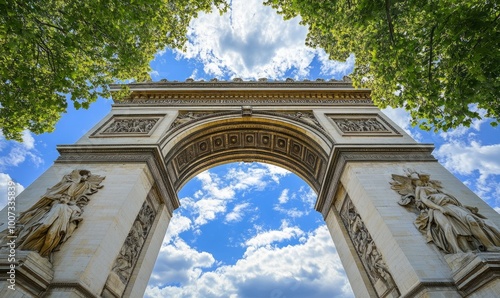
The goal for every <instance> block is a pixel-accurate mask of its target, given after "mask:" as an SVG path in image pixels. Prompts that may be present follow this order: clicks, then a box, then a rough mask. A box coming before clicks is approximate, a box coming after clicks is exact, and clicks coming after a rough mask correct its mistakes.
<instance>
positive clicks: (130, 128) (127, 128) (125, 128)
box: [102, 118, 159, 134]
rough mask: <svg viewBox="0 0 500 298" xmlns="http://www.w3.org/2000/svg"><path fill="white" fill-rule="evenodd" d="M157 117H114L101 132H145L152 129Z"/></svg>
mask: <svg viewBox="0 0 500 298" xmlns="http://www.w3.org/2000/svg"><path fill="white" fill-rule="evenodd" d="M158 120H159V118H144V119H141V118H129V119H115V120H114V122H113V123H111V125H109V126H108V127H107V128H106V129H105V130H104V131H103V132H102V133H103V134H108V133H139V134H147V133H149V132H150V131H151V129H153V127H154V126H155V124H156V122H158Z"/></svg>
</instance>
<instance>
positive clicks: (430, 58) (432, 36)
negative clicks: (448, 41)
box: [428, 25, 437, 83]
mask: <svg viewBox="0 0 500 298" xmlns="http://www.w3.org/2000/svg"><path fill="white" fill-rule="evenodd" d="M436 27H437V25H434V26H433V27H432V29H431V40H430V41H429V74H428V75H429V83H430V82H431V81H432V59H433V57H432V54H433V53H432V43H433V41H434V30H436Z"/></svg>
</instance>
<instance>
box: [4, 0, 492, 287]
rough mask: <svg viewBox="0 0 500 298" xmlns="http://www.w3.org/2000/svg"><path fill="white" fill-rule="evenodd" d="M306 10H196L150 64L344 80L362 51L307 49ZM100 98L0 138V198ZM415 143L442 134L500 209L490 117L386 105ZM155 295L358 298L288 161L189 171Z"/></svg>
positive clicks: (35, 172)
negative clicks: (178, 38)
mask: <svg viewBox="0 0 500 298" xmlns="http://www.w3.org/2000/svg"><path fill="white" fill-rule="evenodd" d="M306 33H307V30H306V28H305V27H303V26H300V25H299V19H293V20H290V21H287V22H285V21H283V20H282V17H281V16H279V15H277V14H276V13H275V12H274V11H272V9H270V8H269V7H264V6H263V5H262V4H261V1H258V0H247V1H237V0H233V1H232V9H231V10H230V11H229V12H228V13H227V14H225V15H223V16H219V14H218V13H217V12H215V13H212V14H203V15H200V16H199V17H198V18H197V19H196V20H194V21H193V22H192V23H191V27H190V30H189V43H188V44H187V45H186V48H185V49H184V50H183V51H179V50H171V49H165V50H164V51H162V52H160V53H158V54H157V55H156V57H155V59H154V60H153V61H152V62H151V66H152V69H153V71H152V72H151V76H152V78H153V80H154V81H158V80H160V79H163V78H166V79H168V80H170V81H173V80H178V81H184V80H186V79H187V78H193V79H195V80H200V79H204V80H209V79H211V78H213V77H217V78H218V79H221V80H229V79H232V78H234V77H239V78H242V79H245V80H250V79H252V80H255V79H258V78H263V77H267V78H269V79H275V80H284V79H286V78H287V77H290V78H294V79H296V80H303V79H309V80H315V79H316V78H325V79H331V78H335V79H340V78H342V76H344V75H347V74H349V72H350V71H352V68H353V63H354V57H351V58H350V59H348V61H345V62H335V61H329V60H328V57H327V55H326V54H325V53H324V52H323V51H322V50H319V49H311V48H307V47H306V46H305V45H304V40H305V36H306ZM111 104H112V102H111V100H107V99H102V98H101V99H99V100H98V101H97V102H96V103H94V104H93V105H91V107H90V109H89V110H78V111H75V110H73V109H72V108H70V109H69V110H68V113H66V114H65V115H64V116H63V117H62V119H61V121H59V123H58V124H57V126H56V130H55V131H54V132H53V133H50V134H43V135H33V134H31V133H29V132H25V133H24V135H23V143H17V142H12V141H7V140H5V138H3V136H0V152H1V153H0V191H1V197H0V205H1V206H3V205H5V202H6V198H7V195H6V185H7V182H8V181H9V180H11V179H13V180H14V181H16V182H17V183H18V184H19V185H20V189H23V187H26V186H28V185H29V184H30V183H32V182H33V181H34V180H35V179H36V178H37V177H38V176H40V175H41V174H42V173H43V172H44V171H45V170H46V169H47V168H49V167H50V166H51V165H52V162H53V161H54V160H55V159H56V158H57V156H58V154H57V151H56V149H55V148H56V145H57V144H72V143H74V142H75V141H76V140H78V139H79V138H80V137H81V136H82V135H83V134H84V133H85V132H87V131H88V130H89V129H91V128H92V127H93V126H94V125H95V124H96V123H97V122H98V121H99V120H100V119H102V118H103V117H104V116H105V115H106V114H107V113H108V112H109V111H110V109H111ZM384 113H386V114H387V115H388V116H389V117H390V118H391V119H393V120H394V121H395V122H396V123H397V124H399V125H400V126H401V127H403V128H404V129H405V130H406V131H407V132H408V133H409V134H410V135H412V136H413V137H414V138H415V139H416V140H417V141H419V142H423V143H434V144H435V146H436V149H435V151H434V153H433V154H434V156H435V157H436V158H438V160H439V161H440V162H441V163H442V164H443V165H444V166H445V167H446V168H447V169H448V170H450V171H451V172H452V173H454V174H455V175H456V176H457V177H458V178H459V179H460V180H462V181H463V182H464V183H465V184H466V185H468V186H469V188H471V189H472V190H473V191H474V192H475V193H477V194H478V195H479V196H480V197H482V198H483V199H484V200H485V201H486V202H487V203H488V204H489V205H491V206H492V207H493V208H495V209H496V210H497V211H500V183H499V182H500V133H499V132H500V130H499V129H498V128H492V127H491V126H490V125H489V120H488V119H483V120H478V121H475V122H474V123H473V125H472V126H471V127H470V128H463V127H461V128H458V129H455V130H452V131H449V132H446V133H444V132H438V133H428V132H423V131H420V130H418V129H414V128H411V127H409V124H408V123H409V121H408V119H409V118H408V114H407V113H406V112H405V111H402V110H400V109H386V110H384ZM179 198H180V200H181V204H182V206H181V207H180V208H179V209H178V210H176V211H175V213H174V218H173V219H172V221H171V223H170V226H169V230H168V231H167V234H166V235H165V239H164V243H163V246H162V249H161V251H160V254H159V256H158V260H157V263H156V266H155V269H154V272H153V274H152V276H151V279H150V284H149V286H148V288H147V290H146V296H147V297H173V296H175V297H230V296H231V295H234V297H305V295H304V293H306V292H307V293H308V294H307V297H325V296H328V297H352V291H351V290H350V286H349V285H348V281H347V278H346V277H345V273H344V272H343V269H342V266H341V263H340V260H339V258H338V256H337V255H336V252H335V247H334V246H333V242H332V241H331V238H330V236H329V234H328V231H327V230H326V228H325V226H324V223H323V221H322V218H321V216H320V214H319V213H318V212H316V211H314V210H313V205H314V200H315V194H314V193H313V192H312V191H311V190H310V188H309V187H308V186H307V184H306V183H305V182H303V181H302V180H301V179H300V178H298V177H297V176H296V175H294V174H293V173H290V172H288V171H285V170H283V169H280V168H277V167H274V166H269V165H264V164H257V163H234V164H229V165H224V166H219V167H215V168H212V169H210V170H209V171H207V172H203V173H201V174H199V175H198V176H197V177H195V178H193V179H192V180H191V181H190V182H189V183H188V184H186V186H185V187H184V188H183V189H182V190H181V192H180V193H179Z"/></svg>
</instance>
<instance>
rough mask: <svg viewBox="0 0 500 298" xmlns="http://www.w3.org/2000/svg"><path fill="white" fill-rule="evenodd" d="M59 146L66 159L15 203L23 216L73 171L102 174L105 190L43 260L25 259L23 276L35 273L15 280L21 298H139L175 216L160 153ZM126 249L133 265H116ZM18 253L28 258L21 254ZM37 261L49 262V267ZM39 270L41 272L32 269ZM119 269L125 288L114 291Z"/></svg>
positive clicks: (90, 197)
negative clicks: (72, 229)
mask: <svg viewBox="0 0 500 298" xmlns="http://www.w3.org/2000/svg"><path fill="white" fill-rule="evenodd" d="M58 149H59V151H60V153H61V156H60V157H59V159H58V160H57V161H56V163H55V164H54V165H53V166H52V167H51V168H49V170H47V171H46V172H45V173H44V174H43V175H42V176H41V177H40V178H38V179H37V180H36V181H35V182H34V183H33V184H32V185H30V186H29V187H28V188H27V189H26V190H25V191H24V192H23V193H22V194H21V195H20V196H19V197H18V198H17V200H16V201H17V211H18V212H23V211H26V210H28V209H29V208H31V207H32V206H33V205H34V204H35V203H37V202H38V201H39V200H40V198H41V196H43V195H44V193H46V192H47V188H51V187H54V186H55V185H57V184H58V183H59V182H60V181H61V179H62V178H63V177H64V176H65V175H68V174H70V173H71V172H72V171H73V170H82V169H83V170H86V171H89V172H90V173H91V175H94V176H101V177H103V178H104V180H102V182H101V183H100V186H101V187H102V188H99V189H98V190H97V191H96V192H95V193H93V194H91V195H88V196H87V198H88V203H87V205H86V206H85V207H84V208H83V209H84V210H83V214H82V215H81V218H82V220H81V221H80V222H79V223H78V227H77V228H76V230H74V232H73V233H72V235H71V237H70V238H69V239H67V240H66V241H65V242H64V243H62V244H61V246H60V247H59V248H57V249H56V250H55V251H54V252H53V253H52V254H50V255H49V256H47V257H46V258H42V257H40V255H39V254H38V253H37V252H31V253H30V254H28V255H27V256H26V257H28V258H26V257H25V258H24V259H23V260H22V261H24V263H23V264H22V265H20V266H19V267H18V268H19V270H18V271H19V273H22V271H23V269H24V268H26V269H28V270H27V271H31V270H33V271H35V272H38V274H31V275H29V276H28V275H26V274H25V275H22V276H23V278H22V279H21V278H20V279H17V280H16V282H17V283H18V286H19V287H18V288H20V289H23V294H24V296H20V297H39V296H40V295H42V294H43V295H47V296H48V297H101V295H102V296H106V295H108V294H109V292H110V291H109V290H110V289H111V290H112V291H111V293H114V295H111V297H121V296H122V295H125V296H137V295H142V293H143V292H144V290H145V288H146V285H147V281H148V279H149V276H150V274H151V272H152V269H153V265H154V261H155V259H156V255H157V253H158V250H159V248H160V245H161V241H162V239H163V236H164V234H165V232H166V228H167V226H168V222H169V221H170V218H171V216H172V211H173V209H174V208H177V207H178V201H177V198H176V195H175V193H174V192H173V191H172V190H171V187H170V184H169V179H168V177H167V176H166V173H165V170H164V165H163V162H162V160H161V159H162V157H161V156H160V154H159V149H158V148H157V147H155V146H142V147H141V146H134V148H123V146H122V147H120V148H116V147H113V146H100V147H99V146H97V147H96V146H77V145H75V146H62V147H60V148H58ZM63 192H64V191H63ZM46 208H47V209H50V210H52V209H51V208H53V207H50V205H48V206H46ZM2 212H5V210H4V211H2ZM1 218H2V219H4V218H7V216H2V217H1ZM138 226H139V227H140V228H137V227H138ZM134 232H136V234H133V233H134ZM137 233H138V234H137ZM131 234H133V235H132V236H133V237H132V236H131ZM132 240H133V241H132ZM131 241H132V242H134V241H135V243H132V244H131V243H130V242H131ZM137 242H138V243H137ZM128 245H132V250H133V254H128V255H127V254H126V256H125V257H126V258H128V259H127V261H128V262H130V264H123V262H122V263H121V264H118V265H117V262H118V261H117V260H119V259H120V256H122V257H123V252H124V251H125V252H126V251H127V246H128ZM129 250H130V249H129ZM18 254H19V255H20V256H23V255H24V253H22V251H18ZM30 255H34V256H31V259H33V257H34V258H35V259H36V258H37V259H41V260H39V261H38V262H29V260H30V258H29V257H30ZM130 258H133V259H130ZM40 264H41V265H44V264H45V266H43V267H44V268H45V269H44V268H41V267H40ZM3 265H4V264H0V266H2V267H3ZM35 265H36V266H35ZM28 266H31V268H27V267H28ZM127 266H128V268H125V267H127ZM35 267H37V268H41V269H38V270H34V269H36V268H35ZM117 268H118V269H117ZM124 268H125V269H124ZM120 269H121V270H126V271H127V272H128V273H127V274H128V276H127V278H126V281H125V282H124V283H122V284H121V285H119V286H118V287H113V286H114V285H116V283H115V284H114V283H113V282H112V281H113V279H112V275H113V272H116V271H119V270H120ZM25 271H26V270H25ZM19 276H21V275H19ZM2 283H4V282H2ZM34 284H39V285H40V286H38V287H37V288H36V289H35V290H37V291H38V293H34V291H35V290H33V289H32V288H33V285H34ZM4 285H5V283H4ZM120 286H121V287H120ZM24 289H27V290H24ZM7 293H8V294H12V292H10V293H9V292H7ZM18 293H20V292H17V293H16V294H18ZM139 293H141V294H139ZM108 296H110V295H108Z"/></svg>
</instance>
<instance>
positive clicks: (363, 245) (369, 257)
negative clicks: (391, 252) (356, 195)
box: [341, 196, 399, 297]
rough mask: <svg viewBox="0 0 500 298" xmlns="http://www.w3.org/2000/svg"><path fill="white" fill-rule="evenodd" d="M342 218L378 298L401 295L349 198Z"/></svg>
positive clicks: (344, 206)
mask: <svg viewBox="0 0 500 298" xmlns="http://www.w3.org/2000/svg"><path fill="white" fill-rule="evenodd" d="M341 218H342V222H343V223H344V226H345V227H346V229H347V232H348V233H349V238H351V241H352V244H353V246H354V249H355V250H356V253H357V255H358V257H359V259H360V260H361V263H363V267H364V268H365V270H366V273H367V274H368V277H369V278H370V281H371V282H372V284H373V286H374V288H375V291H376V292H377V294H378V297H386V296H387V295H388V294H389V293H397V294H399V290H398V288H397V286H396V283H395V282H394V279H393V278H392V275H391V273H390V272H389V269H388V267H387V265H386V263H385V262H384V260H383V257H382V254H381V253H380V251H379V250H378V248H377V246H376V245H375V242H374V241H373V239H372V237H371V235H370V233H369V232H368V229H367V228H366V226H365V224H364V222H363V220H362V219H361V216H360V215H359V214H358V211H357V210H356V208H355V207H354V205H353V204H352V201H351V199H350V198H349V197H348V196H347V197H346V198H345V201H344V204H343V206H342V209H341ZM392 296H394V295H392ZM396 296H399V295H396Z"/></svg>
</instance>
